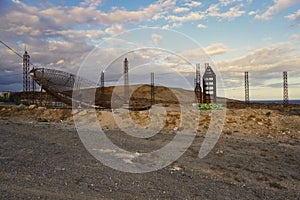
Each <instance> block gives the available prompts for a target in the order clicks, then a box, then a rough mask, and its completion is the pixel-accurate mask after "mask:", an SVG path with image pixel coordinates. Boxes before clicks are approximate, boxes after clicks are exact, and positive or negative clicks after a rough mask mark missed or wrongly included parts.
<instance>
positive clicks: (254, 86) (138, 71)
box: [0, 0, 300, 100]
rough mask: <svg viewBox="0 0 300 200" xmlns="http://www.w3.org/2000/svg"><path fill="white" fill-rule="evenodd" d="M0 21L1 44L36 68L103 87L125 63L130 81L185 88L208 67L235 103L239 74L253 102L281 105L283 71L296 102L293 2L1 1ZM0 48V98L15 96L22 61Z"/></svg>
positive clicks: (297, 38) (298, 47) (299, 12)
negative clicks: (198, 69)
mask: <svg viewBox="0 0 300 200" xmlns="http://www.w3.org/2000/svg"><path fill="white" fill-rule="evenodd" d="M0 15H1V23H0V40H1V41H3V42H5V43H6V44H8V45H9V46H10V47H12V48H13V49H15V50H16V51H17V52H19V53H20V54H21V55H22V54H23V53H24V49H25V47H26V50H27V51H28V53H29V55H30V57H31V60H30V61H31V63H33V64H34V65H35V66H36V67H47V68H53V69H58V70H62V71H66V72H69V73H75V74H79V75H82V76H83V77H85V78H90V79H92V80H93V81H97V80H98V78H99V75H100V72H101V71H102V70H103V71H105V77H106V84H107V85H109V84H113V83H116V82H118V81H120V80H121V79H122V77H121V76H122V70H123V69H122V67H121V66H122V62H123V60H124V57H128V59H129V63H130V80H131V83H138V82H141V81H144V82H145V83H148V82H149V80H148V79H150V78H149V77H150V72H151V71H154V72H155V74H156V78H157V80H156V81H157V82H158V83H160V84H169V85H170V86H175V87H180V86H181V87H188V86H183V85H185V84H183V83H185V80H188V81H187V82H189V83H190V84H191V85H193V80H194V76H195V73H194V71H195V69H194V67H195V65H196V64H197V63H200V66H201V72H202V73H203V70H204V63H206V62H209V63H210V65H211V66H212V67H213V69H214V70H215V71H216V72H217V77H218V95H219V96H226V97H228V98H234V99H241V100H243V99H244V87H243V86H244V72H245V71H248V72H249V80H250V99H253V100H254V99H256V100H272V99H274V100H275V99H282V95H283V90H282V82H283V81H282V72H283V71H287V72H288V78H289V98H290V99H300V1H299V0H264V1H261V0H212V1H205V0H203V1H192V0H166V1H162V0H160V1H150V0H143V1H141V0H128V1H124V0H82V1H80V0H74V1H66V0H51V1H39V0H22V1H21V0H1V1H0ZM0 45H1V46H0V91H6V90H10V91H21V90H22V59H21V58H19V57H17V56H16V55H15V54H13V53H12V52H11V51H10V50H8V49H7V48H6V47H5V46H4V45H2V44H0ZM148 76H149V77H148ZM192 87H193V86H192Z"/></svg>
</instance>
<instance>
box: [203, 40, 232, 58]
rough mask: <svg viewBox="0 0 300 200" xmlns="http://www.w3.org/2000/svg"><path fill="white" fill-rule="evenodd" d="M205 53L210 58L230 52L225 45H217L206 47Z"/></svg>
mask: <svg viewBox="0 0 300 200" xmlns="http://www.w3.org/2000/svg"><path fill="white" fill-rule="evenodd" d="M204 51H205V52H206V53H207V54H208V55H210V56H215V55H219V54H223V53H226V52H228V48H227V47H226V45H225V44H222V43H217V44H212V45H210V46H208V47H206V48H205V49H204Z"/></svg>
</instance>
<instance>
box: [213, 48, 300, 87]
mask: <svg viewBox="0 0 300 200" xmlns="http://www.w3.org/2000/svg"><path fill="white" fill-rule="evenodd" d="M299 63H300V55H299V54H298V53H297V50H296V49H293V48H292V44H291V43H289V42H285V43H277V44H272V45H269V46H265V47H262V48H258V49H255V50H252V51H249V52H248V54H246V55H244V56H241V57H238V58H234V59H228V60H224V61H219V62H217V63H216V64H217V66H218V69H219V70H220V72H221V73H222V76H223V79H224V80H226V83H227V86H228V87H232V88H233V87H240V86H241V85H242V84H243V73H244V71H249V73H250V74H251V85H252V86H254V87H255V86H265V85H267V83H268V81H270V80H273V79H274V81H275V82H276V81H278V79H280V80H281V74H282V71H289V72H290V76H291V77H295V78H296V77H299V75H300V71H299Z"/></svg>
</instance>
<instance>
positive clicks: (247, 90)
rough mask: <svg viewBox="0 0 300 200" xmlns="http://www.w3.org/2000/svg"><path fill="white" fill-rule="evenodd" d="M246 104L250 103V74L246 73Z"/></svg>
mask: <svg viewBox="0 0 300 200" xmlns="http://www.w3.org/2000/svg"><path fill="white" fill-rule="evenodd" d="M245 103H250V97H249V74H248V72H245Z"/></svg>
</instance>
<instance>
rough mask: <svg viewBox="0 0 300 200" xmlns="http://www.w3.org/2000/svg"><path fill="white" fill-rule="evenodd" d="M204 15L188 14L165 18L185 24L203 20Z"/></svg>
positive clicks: (197, 13)
mask: <svg viewBox="0 0 300 200" xmlns="http://www.w3.org/2000/svg"><path fill="white" fill-rule="evenodd" d="M204 18H205V15H204V14H203V13H199V12H190V13H189V14H187V15H185V16H176V15H170V16H168V17H167V19H168V20H170V21H179V22H186V21H197V20H201V19H204Z"/></svg>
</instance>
